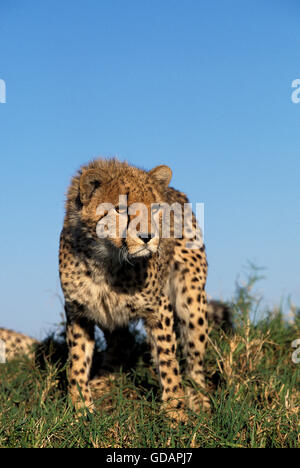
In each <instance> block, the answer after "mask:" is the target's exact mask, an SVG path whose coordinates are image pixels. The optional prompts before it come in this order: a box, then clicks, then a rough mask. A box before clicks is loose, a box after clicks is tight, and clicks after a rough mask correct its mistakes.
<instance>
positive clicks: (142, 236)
mask: <svg viewBox="0 0 300 468" xmlns="http://www.w3.org/2000/svg"><path fill="white" fill-rule="evenodd" d="M138 237H139V239H141V240H142V241H143V242H144V243H145V244H148V242H149V241H150V240H151V239H152V238H153V237H154V236H153V235H152V234H145V233H143V234H139V235H138Z"/></svg>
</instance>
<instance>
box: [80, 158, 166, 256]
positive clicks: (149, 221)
mask: <svg viewBox="0 0 300 468" xmlns="http://www.w3.org/2000/svg"><path fill="white" fill-rule="evenodd" d="M171 177H172V171H171V169H170V168H169V167H168V166H165V165H162V166H157V167H155V168H154V169H152V170H151V171H149V172H146V171H144V170H141V169H138V168H136V167H132V166H130V165H128V164H127V163H121V162H119V161H117V160H115V159H112V160H102V159H100V160H96V161H94V162H93V163H91V164H90V165H89V166H86V167H85V168H83V169H82V172H81V176H80V180H79V192H80V201H81V205H82V208H81V219H82V221H83V222H84V223H85V224H86V225H87V226H89V230H90V234H91V235H92V237H93V238H94V239H95V240H96V239H97V242H98V244H97V245H98V246H99V251H101V249H102V252H103V251H105V252H108V253H109V252H110V253H111V252H112V251H113V252H114V253H115V254H117V255H118V256H119V258H120V260H129V261H130V260H131V259H134V258H137V257H147V256H150V255H152V254H154V253H156V252H157V251H158V249H159V245H160V240H161V235H160V231H161V230H160V225H161V219H162V218H161V216H162V215H161V210H160V206H161V204H162V203H164V202H165V192H166V190H167V188H168V185H169V183H170V180H171Z"/></svg>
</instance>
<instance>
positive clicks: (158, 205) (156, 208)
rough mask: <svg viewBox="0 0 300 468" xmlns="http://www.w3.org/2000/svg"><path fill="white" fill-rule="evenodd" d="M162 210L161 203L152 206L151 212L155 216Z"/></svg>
mask: <svg viewBox="0 0 300 468" xmlns="http://www.w3.org/2000/svg"><path fill="white" fill-rule="evenodd" d="M159 209H160V204H159V203H154V204H152V205H151V211H152V213H153V214H155V213H157V212H158V211H159Z"/></svg>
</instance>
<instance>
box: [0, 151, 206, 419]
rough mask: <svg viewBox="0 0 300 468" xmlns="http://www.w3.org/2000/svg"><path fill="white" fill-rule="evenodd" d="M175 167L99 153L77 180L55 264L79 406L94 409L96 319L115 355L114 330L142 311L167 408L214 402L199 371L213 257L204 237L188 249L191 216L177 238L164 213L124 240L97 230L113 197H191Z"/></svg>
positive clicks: (175, 412) (175, 414)
mask: <svg viewBox="0 0 300 468" xmlns="http://www.w3.org/2000/svg"><path fill="white" fill-rule="evenodd" d="M171 175H172V173H171V170H170V169H169V168H168V167H167V166H158V167H157V168H155V169H153V170H152V171H149V172H148V171H145V170H142V169H139V168H136V167H133V166H131V165H129V164H127V163H126V162H120V161H118V160H116V159H111V160H104V159H98V160H95V161H93V162H91V163H90V164H89V165H87V166H83V167H82V168H81V169H80V171H79V172H78V173H77V174H76V175H75V177H74V178H73V179H72V181H71V184H70V187H69V190H68V194H67V201H66V214H65V220H64V225H63V230H62V233H61V237H60V251H59V271H60V280H61V286H62V290H63V293H64V298H65V311H66V319H67V330H66V336H67V343H68V348H69V359H68V381H69V394H70V397H71V400H72V402H73V404H74V406H75V407H76V408H77V409H81V408H89V409H91V410H92V409H93V401H92V395H91V385H90V383H89V380H90V377H89V376H90V369H91V363H92V358H93V352H94V327H95V325H97V326H99V327H100V328H101V329H102V330H103V332H104V334H105V336H106V337H107V342H108V355H109V354H110V350H112V349H113V350H114V353H118V334H117V330H118V329H119V328H120V327H124V326H127V325H128V324H129V323H130V321H132V320H136V319H142V320H143V323H144V326H145V329H146V332H147V336H148V340H149V342H150V344H151V349H152V356H153V361H154V363H155V365H156V368H157V371H158V375H159V379H160V384H161V388H162V401H163V404H164V407H165V408H166V410H168V412H169V414H170V416H171V417H172V418H175V419H179V420H184V419H185V412H184V407H185V405H186V404H188V405H189V407H190V408H192V409H193V410H195V411H198V410H199V408H200V407H202V406H203V407H206V408H207V407H208V406H209V400H208V398H207V396H205V381H204V373H203V363H204V356H205V349H206V345H207V341H208V308H207V299H206V293H205V283H206V275H207V261H206V254H205V248H204V246H203V245H202V242H201V243H199V244H198V246H197V248H193V249H189V248H188V243H189V242H190V241H191V239H190V237H189V235H188V233H187V232H188V231H189V230H191V228H194V229H195V228H196V220H195V217H194V216H193V218H192V226H189V227H188V228H187V230H183V231H182V236H181V238H176V237H175V236H174V235H173V234H174V225H172V226H171V236H170V237H169V238H163V237H161V231H160V229H161V218H160V220H159V225H158V230H157V232H155V233H154V232H152V231H151V229H152V226H150V224H148V225H147V226H146V228H145V227H144V228H143V229H144V232H143V233H142V235H136V234H135V233H133V232H131V231H130V230H129V227H128V229H127V232H126V238H125V239H124V238H118V237H115V238H107V239H100V238H99V237H98V235H97V225H98V223H99V221H100V220H101V216H103V213H102V214H99V212H98V210H97V208H98V206H99V204H100V203H103V202H105V203H111V204H112V205H113V206H114V207H116V209H117V204H118V199H119V195H126V196H127V198H128V206H129V207H130V206H132V205H133V204H134V203H136V202H139V203H143V204H144V205H145V206H146V207H147V210H148V211H149V215H151V209H152V208H151V207H152V206H153V204H163V203H168V204H172V203H179V204H180V205H181V206H183V204H184V203H188V199H187V197H186V196H185V195H184V194H183V193H182V192H179V191H177V190H175V189H173V188H171V187H169V182H170V179H171ZM135 216H136V215H129V217H128V219H129V220H131V221H132V220H134V218H135ZM117 218H118V217H117ZM149 218H150V216H149ZM194 240H195V239H194ZM210 312H211V311H210ZM175 323H177V324H178V325H179V334H180V342H181V344H182V348H183V352H184V355H185V358H186V369H185V374H186V376H187V377H188V379H190V380H191V381H192V382H193V386H191V387H188V388H187V389H186V390H184V387H183V385H182V376H181V374H180V369H179V363H178V361H177V357H176V348H177V337H176V333H175ZM0 338H1V334H0ZM119 352H121V350H120V351H119ZM112 354H113V353H112ZM95 385H99V383H98V384H95ZM95 385H94V386H95ZM92 386H93V384H92Z"/></svg>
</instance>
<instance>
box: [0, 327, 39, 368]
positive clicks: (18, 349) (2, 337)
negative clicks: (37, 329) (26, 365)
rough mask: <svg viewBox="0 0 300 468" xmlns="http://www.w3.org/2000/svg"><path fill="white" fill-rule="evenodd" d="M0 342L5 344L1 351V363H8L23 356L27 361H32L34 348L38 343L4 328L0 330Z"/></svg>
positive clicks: (33, 339)
mask: <svg viewBox="0 0 300 468" xmlns="http://www.w3.org/2000/svg"><path fill="white" fill-rule="evenodd" d="M0 342H1V343H4V344H5V346H3V349H2V353H3V356H2V357H3V362H6V361H10V360H12V359H15V358H16V357H17V356H19V355H23V354H24V355H26V356H27V357H28V358H29V359H33V358H34V356H35V347H36V345H37V344H38V343H39V341H38V340H36V339H35V338H31V337H30V336H27V335H24V334H23V333H18V332H15V331H13V330H7V329H6V328H0Z"/></svg>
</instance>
